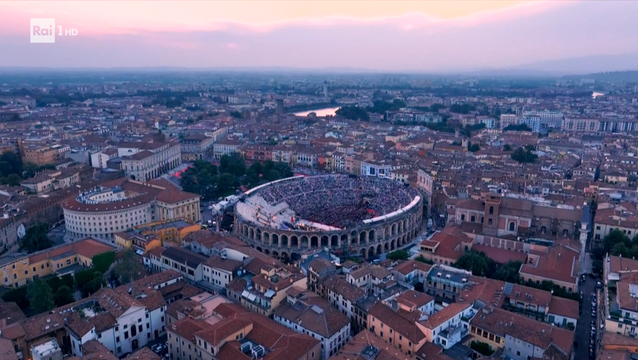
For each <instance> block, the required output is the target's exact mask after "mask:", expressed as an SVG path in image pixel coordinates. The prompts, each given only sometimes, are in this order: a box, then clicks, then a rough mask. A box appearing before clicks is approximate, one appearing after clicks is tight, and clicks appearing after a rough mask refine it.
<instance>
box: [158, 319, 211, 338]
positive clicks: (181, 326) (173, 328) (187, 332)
mask: <svg viewBox="0 0 638 360" xmlns="http://www.w3.org/2000/svg"><path fill="white" fill-rule="evenodd" d="M209 325H210V324H208V323H207V322H203V321H198V320H193V319H191V318H188V317H186V318H183V319H181V320H178V321H176V322H174V323H172V324H170V325H168V326H167V327H166V329H167V330H168V331H170V332H172V333H175V334H177V335H179V336H180V337H183V338H184V339H187V340H189V341H190V342H191V343H193V342H195V334H196V333H197V332H198V331H201V330H204V329H205V328H206V327H207V326H209Z"/></svg>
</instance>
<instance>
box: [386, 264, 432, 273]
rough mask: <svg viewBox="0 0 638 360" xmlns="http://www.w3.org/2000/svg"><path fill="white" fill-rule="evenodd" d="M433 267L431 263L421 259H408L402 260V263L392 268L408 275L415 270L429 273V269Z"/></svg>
mask: <svg viewBox="0 0 638 360" xmlns="http://www.w3.org/2000/svg"><path fill="white" fill-rule="evenodd" d="M431 268H432V265H430V264H426V263H422V262H420V261H415V260H406V261H404V262H402V263H401V264H399V265H397V266H395V267H394V269H392V270H393V271H397V272H399V273H401V274H403V275H407V274H409V273H411V272H412V271H414V270H419V271H423V272H426V273H427V272H428V271H430V269H431Z"/></svg>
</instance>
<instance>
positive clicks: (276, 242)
mask: <svg viewBox="0 0 638 360" xmlns="http://www.w3.org/2000/svg"><path fill="white" fill-rule="evenodd" d="M270 240H271V241H272V243H271V244H272V246H279V235H277V234H272V237H271V239H270Z"/></svg>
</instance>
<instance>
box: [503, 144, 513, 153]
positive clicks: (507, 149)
mask: <svg viewBox="0 0 638 360" xmlns="http://www.w3.org/2000/svg"><path fill="white" fill-rule="evenodd" d="M503 151H512V147H511V146H510V144H505V145H503Z"/></svg>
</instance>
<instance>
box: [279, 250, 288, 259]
mask: <svg viewBox="0 0 638 360" xmlns="http://www.w3.org/2000/svg"><path fill="white" fill-rule="evenodd" d="M279 256H280V257H281V258H282V259H288V253H287V252H285V251H282V252H281V254H279Z"/></svg>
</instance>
